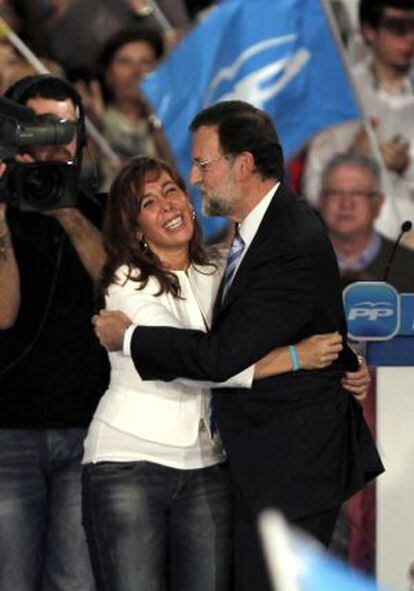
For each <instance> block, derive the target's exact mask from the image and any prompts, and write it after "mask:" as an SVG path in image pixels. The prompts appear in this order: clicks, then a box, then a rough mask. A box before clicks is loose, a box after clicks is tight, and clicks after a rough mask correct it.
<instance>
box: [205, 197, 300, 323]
mask: <svg viewBox="0 0 414 591" xmlns="http://www.w3.org/2000/svg"><path fill="white" fill-rule="evenodd" d="M291 198H292V194H291V193H290V191H289V189H287V188H286V187H284V185H281V186H280V187H279V189H278V190H277V191H276V193H275V194H274V195H273V198H272V201H271V202H270V205H269V207H268V209H267V211H266V213H265V215H264V217H263V219H262V221H261V223H260V226H259V227H258V229H257V232H256V235H255V237H254V238H253V241H252V243H251V244H250V246H249V249H248V251H247V252H246V254H245V255H244V257H243V260H242V262H241V263H240V267H239V268H238V270H237V273H236V275H235V276H234V279H233V282H232V284H231V286H230V287H229V290H228V292H227V295H226V299H225V300H224V302H222V297H223V279H222V280H221V283H220V287H219V290H218V293H217V297H216V301H215V304H214V310H213V321H214V320H215V319H216V318H217V316H218V315H219V314H220V313H221V312H222V311H223V310H225V309H226V308H227V307H228V306H229V305H230V304H231V302H232V301H233V300H234V298H235V297H236V295H237V294H238V292H239V290H240V289H241V288H242V287H243V279H244V277H245V276H246V273H247V272H248V270H249V269H250V267H251V265H252V262H254V261H255V259H256V255H257V253H258V251H260V249H261V248H262V247H263V245H264V244H265V243H266V242H267V241H268V240H270V239H271V238H272V235H274V234H275V233H277V219H278V213H279V212H280V211H282V210H283V207H284V205H285V203H286V201H287V200H288V199H291Z"/></svg>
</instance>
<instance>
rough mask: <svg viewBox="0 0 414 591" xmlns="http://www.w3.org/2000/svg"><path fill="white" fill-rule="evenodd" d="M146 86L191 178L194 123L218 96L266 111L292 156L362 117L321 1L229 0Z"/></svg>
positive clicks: (213, 226) (208, 223) (211, 222)
mask: <svg viewBox="0 0 414 591" xmlns="http://www.w3.org/2000/svg"><path fill="white" fill-rule="evenodd" d="M142 88H143V90H144V92H145V94H146V96H147V97H148V99H149V101H150V102H151V103H152V105H153V107H154V109H155V112H156V113H157V115H158V117H159V118H160V119H161V121H162V123H163V125H164V130H165V133H166V136H167V139H168V141H169V142H170V145H171V147H172V149H173V151H174V153H175V155H176V158H177V163H178V167H179V170H180V172H181V174H182V175H183V176H184V178H185V179H187V178H188V175H189V171H190V158H191V137H190V133H189V132H188V126H189V124H190V122H191V120H192V119H193V117H194V116H195V115H196V114H197V113H198V112H199V111H200V110H201V109H203V108H204V107H207V106H209V105H211V104H213V103H216V102H218V101H222V100H229V99H241V100H245V101H248V102H250V103H252V104H254V105H256V106H257V107H259V108H261V109H264V110H265V111H267V112H268V113H269V114H270V116H271V117H272V119H273V121H274V122H275V125H276V128H277V130H278V133H279V136H280V138H281V142H282V146H283V150H284V154H285V157H286V159H289V158H291V157H292V156H294V155H295V153H296V152H297V151H298V150H299V149H300V148H301V147H302V146H303V145H304V144H305V143H306V142H307V141H309V140H310V139H311V138H312V137H313V136H314V135H315V134H316V133H317V132H319V131H321V130H322V129H324V128H326V127H329V126H331V125H334V124H337V123H340V122H343V121H346V120H349V119H355V118H357V117H359V113H358V107H357V104H356V100H355V98H354V96H353V94H352V91H351V89H350V87H349V83H348V80H347V78H346V74H345V72H344V68H343V65H342V62H341V58H340V55H339V52H338V50H337V48H336V44H335V41H334V38H333V36H332V33H331V31H330V29H329V26H328V23H327V20H326V17H325V14H324V12H323V9H322V7H321V5H320V3H319V0H225V1H224V2H222V3H221V4H219V5H218V6H217V7H215V8H214V9H213V10H212V11H211V12H210V13H209V15H208V17H207V18H206V19H205V20H204V21H203V22H202V23H201V24H200V25H198V26H197V27H195V28H194V29H193V31H192V32H191V33H190V34H189V35H188V36H187V37H185V38H184V40H183V41H182V42H181V44H180V45H179V46H178V47H177V48H176V49H175V50H174V51H173V52H172V53H171V54H170V56H169V57H168V59H167V60H166V61H165V62H163V63H162V64H161V66H160V67H159V68H158V69H157V70H156V71H155V72H153V73H152V74H150V75H149V76H148V77H147V78H146V80H145V81H144V82H143V83H142ZM196 207H197V203H196ZM204 221H205V223H204V224H203V225H204V228H205V230H206V231H207V234H211V233H212V232H214V231H216V230H217V229H218V228H219V227H220V221H219V220H217V219H214V218H210V219H207V218H205V220H203V222H204ZM221 225H222V224H221Z"/></svg>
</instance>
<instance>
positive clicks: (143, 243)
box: [139, 238, 148, 253]
mask: <svg viewBox="0 0 414 591" xmlns="http://www.w3.org/2000/svg"><path fill="white" fill-rule="evenodd" d="M139 245H140V247H141V250H142V252H143V253H146V252H148V244H147V241H146V240H145V238H141V240H140V241H139Z"/></svg>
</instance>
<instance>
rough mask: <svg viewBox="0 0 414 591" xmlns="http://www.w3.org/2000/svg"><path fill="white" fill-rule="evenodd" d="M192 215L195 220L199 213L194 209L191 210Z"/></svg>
mask: <svg viewBox="0 0 414 591" xmlns="http://www.w3.org/2000/svg"><path fill="white" fill-rule="evenodd" d="M191 216H192V218H193V220H195V219H196V218H197V214H196V212H195V211H194V209H193V211H192V212H191Z"/></svg>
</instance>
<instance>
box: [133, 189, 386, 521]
mask: <svg viewBox="0 0 414 591" xmlns="http://www.w3.org/2000/svg"><path fill="white" fill-rule="evenodd" d="M220 301H221V294H220V293H219V295H218V297H217V302H216V308H215V314H214V319H213V326H212V329H211V331H210V332H209V333H207V334H205V333H201V332H199V331H194V330H180V329H173V328H163V327H158V328H155V327H154V328H153V327H138V328H137V329H136V330H135V331H134V335H133V338H132V343H131V351H132V357H133V359H134V363H135V365H136V367H137V369H138V371H139V373H140V375H141V377H142V378H143V379H158V380H171V379H174V378H176V377H183V376H184V377H188V378H192V379H196V380H197V379H200V380H205V379H206V380H212V381H223V380H225V379H227V378H228V377H230V376H232V375H234V374H236V373H237V372H239V371H240V370H242V369H244V368H246V367H247V366H249V365H251V364H252V363H254V362H255V361H257V360H258V359H260V358H261V357H262V356H263V355H265V354H266V353H267V352H269V351H270V350H271V349H273V348H275V347H277V346H280V345H286V344H291V343H294V342H297V341H298V340H300V339H302V338H304V337H306V336H309V335H312V334H315V333H324V332H330V331H334V330H339V331H340V332H341V333H342V334H343V335H344V337H345V334H346V323H345V318H344V313H343V308H342V297H341V293H340V288H339V273H338V268H337V263H336V257H335V254H334V252H333V249H332V246H331V244H330V242H329V239H328V238H327V236H326V234H325V232H324V231H323V229H322V227H321V224H320V222H319V220H318V219H317V217H316V216H315V215H314V214H313V212H312V211H311V210H310V208H309V207H308V205H307V204H306V203H305V202H304V201H303V200H300V199H296V198H295V196H294V195H292V193H291V192H290V191H289V190H288V189H287V188H285V187H283V186H282V187H280V188H279V190H278V191H277V193H276V195H275V196H274V198H273V200H272V202H271V204H270V206H269V208H268V210H267V212H266V214H265V216H264V218H263V220H262V223H261V225H260V227H259V229H258V232H257V234H256V236H255V238H254V240H253V242H252V244H251V245H250V248H249V250H248V251H247V253H246V255H245V257H244V259H243V261H242V263H241V265H240V267H239V269H238V271H237V274H236V276H235V278H234V281H233V283H232V285H231V287H230V289H229V291H228V294H227V297H226V300H225V302H224V303H223V304H222V305H221V304H220ZM352 363H355V358H354V356H353V354H352V353H351V352H350V350H347V351H346V352H345V353H344V354H343V355H341V357H340V359H339V360H338V362H337V363H335V364H334V366H332V367H330V368H329V369H327V370H318V371H312V372H310V371H298V372H290V373H287V374H284V375H280V376H275V377H271V378H268V379H265V380H258V381H255V382H254V384H253V388H252V389H251V390H246V389H239V390H233V389H231V390H229V389H227V390H225V389H223V390H219V389H218V390H215V391H214V404H215V408H216V415H217V423H218V427H219V430H220V433H221V436H222V438H223V441H224V445H225V448H226V450H227V453H228V457H229V461H230V467H231V469H232V472H233V476H234V478H235V480H236V481H237V483H238V484H239V486H240V488H241V489H242V490H243V491H244V494H245V495H246V500H247V502H248V504H249V506H250V507H251V508H252V509H253V510H254V511H257V510H260V509H261V508H262V507H264V506H268V505H277V506H279V507H280V508H282V510H284V511H285V513H286V514H287V515H288V516H290V517H291V518H295V517H300V516H303V515H309V514H312V513H314V512H318V511H321V510H325V509H328V508H330V507H333V506H334V505H337V504H339V503H341V502H342V501H343V500H344V499H345V498H347V497H348V496H349V495H350V494H352V493H354V492H355V491H356V490H358V489H359V488H361V487H362V486H363V485H364V483H365V482H366V481H367V480H368V479H370V478H372V477H374V476H375V475H377V474H378V473H380V472H381V471H382V465H381V462H380V459H379V457H378V454H377V452H376V449H375V445H374V444H373V442H372V439H371V436H370V434H369V431H368V429H367V427H366V425H365V423H364V421H363V419H362V415H361V411H360V409H359V405H358V403H356V402H355V400H354V398H353V397H352V396H351V395H349V394H347V393H346V392H345V391H344V390H343V389H342V387H341V385H340V378H341V376H342V373H343V371H344V370H345V369H347V368H349V367H350V365H352Z"/></svg>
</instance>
